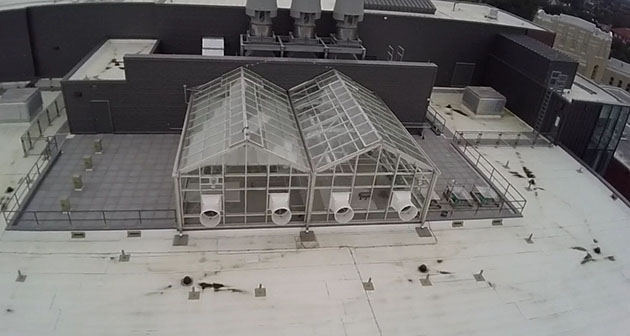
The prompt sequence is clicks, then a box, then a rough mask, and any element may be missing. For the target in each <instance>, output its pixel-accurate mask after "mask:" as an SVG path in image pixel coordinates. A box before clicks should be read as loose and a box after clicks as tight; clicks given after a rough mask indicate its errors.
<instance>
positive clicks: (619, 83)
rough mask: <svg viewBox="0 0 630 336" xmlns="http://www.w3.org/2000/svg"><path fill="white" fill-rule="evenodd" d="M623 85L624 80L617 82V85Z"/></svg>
mask: <svg viewBox="0 0 630 336" xmlns="http://www.w3.org/2000/svg"><path fill="white" fill-rule="evenodd" d="M622 85H623V81H622V80H621V79H620V80H619V82H618V83H617V87H621V86H622Z"/></svg>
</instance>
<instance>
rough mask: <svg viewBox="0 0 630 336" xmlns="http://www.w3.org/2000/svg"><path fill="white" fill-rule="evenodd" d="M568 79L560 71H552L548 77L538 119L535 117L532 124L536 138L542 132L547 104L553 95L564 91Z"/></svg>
mask: <svg viewBox="0 0 630 336" xmlns="http://www.w3.org/2000/svg"><path fill="white" fill-rule="evenodd" d="M568 78H569V77H568V76H567V75H565V74H563V73H562V72H561V71H553V72H552V73H551V76H550V77H549V83H548V84H547V91H546V92H545V97H544V98H543V101H542V105H540V110H539V111H538V117H536V122H535V123H534V133H535V134H536V136H538V135H539V134H540V132H541V131H542V126H543V121H544V120H545V117H546V116H547V110H548V109H549V104H550V103H551V98H552V97H553V94H554V93H560V92H562V90H564V87H565V85H566V84H567V80H568Z"/></svg>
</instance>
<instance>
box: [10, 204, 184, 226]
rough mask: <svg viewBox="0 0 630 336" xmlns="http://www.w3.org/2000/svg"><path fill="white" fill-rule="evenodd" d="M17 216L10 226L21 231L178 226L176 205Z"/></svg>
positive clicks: (36, 212) (34, 212)
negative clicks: (160, 207) (161, 207)
mask: <svg viewBox="0 0 630 336" xmlns="http://www.w3.org/2000/svg"><path fill="white" fill-rule="evenodd" d="M11 214H12V215H13V216H14V217H15V218H17V219H18V220H16V221H15V222H13V223H12V224H11V226H8V229H9V230H10V229H11V227H15V228H16V229H19V230H21V231H68V230H83V231H89V230H129V229H174V228H176V227H177V223H176V218H177V217H176V213H175V209H165V210H93V211H92V210H82V211H74V210H72V211H68V212H62V211H13V212H11Z"/></svg>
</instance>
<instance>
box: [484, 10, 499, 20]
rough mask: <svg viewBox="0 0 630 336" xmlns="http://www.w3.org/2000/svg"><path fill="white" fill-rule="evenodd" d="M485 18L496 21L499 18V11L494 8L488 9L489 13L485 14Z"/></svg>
mask: <svg viewBox="0 0 630 336" xmlns="http://www.w3.org/2000/svg"><path fill="white" fill-rule="evenodd" d="M486 18H488V19H491V20H497V19H498V18H499V10H498V9H496V8H490V11H489V12H488V14H486Z"/></svg>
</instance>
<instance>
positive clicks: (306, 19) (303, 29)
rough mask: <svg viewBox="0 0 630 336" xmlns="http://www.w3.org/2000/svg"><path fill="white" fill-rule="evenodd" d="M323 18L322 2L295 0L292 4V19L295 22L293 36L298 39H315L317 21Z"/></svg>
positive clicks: (317, 0) (318, 0)
mask: <svg viewBox="0 0 630 336" xmlns="http://www.w3.org/2000/svg"><path fill="white" fill-rule="evenodd" d="M321 16H322V5H321V2H320V0H293V1H292V2H291V17H292V18H293V19H294V20H295V26H294V28H293V35H294V36H295V37H296V38H304V39H312V38H314V37H315V21H317V20H318V19H319V18H320V17H321Z"/></svg>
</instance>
